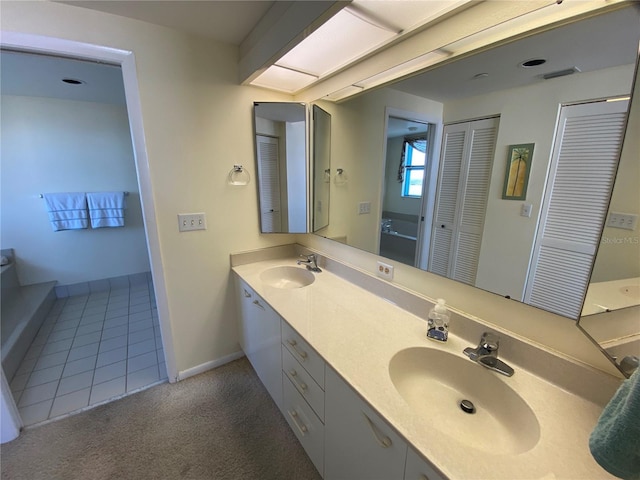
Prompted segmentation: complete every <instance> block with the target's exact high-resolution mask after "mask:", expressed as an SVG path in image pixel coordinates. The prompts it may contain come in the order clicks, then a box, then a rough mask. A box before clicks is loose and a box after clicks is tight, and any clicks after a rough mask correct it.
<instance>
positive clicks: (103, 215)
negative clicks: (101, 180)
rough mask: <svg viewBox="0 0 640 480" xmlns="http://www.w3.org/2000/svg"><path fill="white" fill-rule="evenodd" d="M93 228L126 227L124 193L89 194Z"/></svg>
mask: <svg viewBox="0 0 640 480" xmlns="http://www.w3.org/2000/svg"><path fill="white" fill-rule="evenodd" d="M87 201H88V202H89V216H90V217H91V228H102V227H124V209H125V203H124V192H92V193H87Z"/></svg>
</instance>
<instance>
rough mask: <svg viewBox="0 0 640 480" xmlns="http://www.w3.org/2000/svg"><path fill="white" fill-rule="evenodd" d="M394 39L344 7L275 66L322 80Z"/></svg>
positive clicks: (387, 32) (386, 31) (390, 34)
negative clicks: (305, 73)
mask: <svg viewBox="0 0 640 480" xmlns="http://www.w3.org/2000/svg"><path fill="white" fill-rule="evenodd" d="M394 36H395V34H394V33H393V32H390V31H388V30H385V29H382V28H380V27H376V26H374V25H372V24H370V23H368V22H365V21H363V20H361V19H360V18H358V17H357V16H355V15H353V14H351V13H350V12H349V11H348V9H347V8H345V9H343V10H340V11H339V12H338V13H337V14H336V15H334V16H333V17H332V18H331V20H329V21H328V22H327V23H325V24H324V25H322V27H320V28H318V29H317V30H316V31H315V32H313V33H312V34H311V35H309V36H308V37H307V38H305V39H304V40H303V41H302V42H301V43H299V44H298V45H297V46H295V47H294V48H293V49H292V50H291V51H290V52H289V53H287V54H286V55H285V56H284V57H282V58H281V59H280V60H278V61H277V62H276V65H280V66H282V67H287V68H291V69H293V70H298V71H301V72H309V73H312V74H314V75H317V76H318V77H323V76H325V75H327V74H328V73H330V72H332V71H334V70H337V69H339V68H341V67H343V66H345V65H347V64H349V63H350V62H352V61H354V60H355V59H357V58H359V57H361V56H362V55H364V54H365V53H366V52H368V51H369V50H371V49H372V48H375V47H377V46H378V45H380V44H382V43H384V42H385V41H386V40H388V39H390V38H391V37H394Z"/></svg>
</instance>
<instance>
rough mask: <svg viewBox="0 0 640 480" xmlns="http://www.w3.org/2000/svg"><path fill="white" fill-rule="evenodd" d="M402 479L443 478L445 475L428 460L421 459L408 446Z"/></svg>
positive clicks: (438, 479)
mask: <svg viewBox="0 0 640 480" xmlns="http://www.w3.org/2000/svg"><path fill="white" fill-rule="evenodd" d="M404 480H445V477H443V476H442V475H440V473H438V472H437V471H436V470H435V468H433V467H432V466H431V464H429V462H427V461H426V460H423V459H422V457H421V456H420V455H418V454H417V453H416V451H415V450H414V449H412V448H411V447H409V449H408V451H407V465H406V467H405V470H404Z"/></svg>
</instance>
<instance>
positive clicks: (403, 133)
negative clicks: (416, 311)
mask: <svg viewBox="0 0 640 480" xmlns="http://www.w3.org/2000/svg"><path fill="white" fill-rule="evenodd" d="M440 130H441V121H440V119H438V118H435V117H432V116H429V115H423V114H419V113H416V112H408V111H403V110H398V109H393V108H387V109H386V125H385V147H384V158H385V167H384V175H383V185H382V208H381V210H382V214H381V219H380V230H379V241H378V245H379V247H378V253H379V255H381V256H383V257H386V258H390V259H392V260H395V261H398V262H401V263H404V264H407V265H411V266H419V265H420V259H421V257H422V252H423V251H424V249H425V248H427V249H428V243H429V242H428V240H427V241H426V243H425V242H424V238H425V235H424V228H425V227H424V226H425V225H427V224H430V221H431V220H430V216H429V217H426V216H425V214H424V212H425V211H428V210H429V209H430V208H431V206H432V205H433V199H434V198H435V177H436V175H437V171H438V167H437V159H438V151H439V146H438V145H437V139H438V138H439V135H440Z"/></svg>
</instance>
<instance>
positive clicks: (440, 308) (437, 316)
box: [427, 298, 449, 342]
mask: <svg viewBox="0 0 640 480" xmlns="http://www.w3.org/2000/svg"><path fill="white" fill-rule="evenodd" d="M427 323H428V329H427V337H428V338H433V339H434V340H439V341H441V342H446V341H447V338H448V337H449V311H448V310H447V307H446V306H445V301H444V299H442V298H439V299H438V300H437V303H436V304H435V305H434V307H433V308H432V309H431V311H430V312H429V316H428V317H427Z"/></svg>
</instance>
